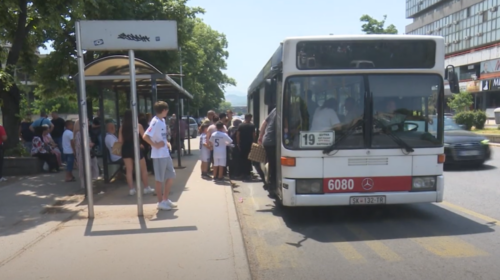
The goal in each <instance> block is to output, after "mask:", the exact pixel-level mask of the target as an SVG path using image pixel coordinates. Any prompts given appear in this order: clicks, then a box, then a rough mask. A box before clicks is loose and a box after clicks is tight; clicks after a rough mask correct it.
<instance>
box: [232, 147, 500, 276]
mask: <svg viewBox="0 0 500 280" xmlns="http://www.w3.org/2000/svg"><path fill="white" fill-rule="evenodd" d="M493 152H494V154H493V159H492V160H491V161H489V162H487V164H486V165H485V166H484V167H482V168H478V169H467V168H454V169H450V170H446V171H445V188H446V189H445V201H444V202H443V203H439V204H416V205H400V206H382V207H378V206H376V207H317V208H283V207H279V206H276V205H275V203H274V201H273V200H272V199H270V198H269V197H268V196H267V192H265V191H264V190H263V189H262V184H261V183H243V182H237V184H238V186H237V187H236V188H235V189H234V192H233V194H234V197H235V201H237V211H238V216H239V218H240V224H241V228H242V232H243V237H244V241H245V246H246V250H247V253H248V259H249V264H250V270H251V273H252V278H253V279H263V280H264V279H349V280H351V279H352V280H354V279H363V280H368V279H408V280H410V279H416V280H417V279H429V280H432V279H483V280H489V279H491V280H498V279H500V266H499V264H500V262H499V260H500V234H499V229H500V228H499V227H500V207H499V206H498V205H499V204H498V198H499V197H500V188H498V186H499V185H500V183H499V180H500V177H499V176H498V172H499V170H498V168H500V148H493Z"/></svg>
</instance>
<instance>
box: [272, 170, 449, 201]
mask: <svg viewBox="0 0 500 280" xmlns="http://www.w3.org/2000/svg"><path fill="white" fill-rule="evenodd" d="M283 184H286V185H287V189H285V188H282V194H283V205H284V206H290V207H295V206H341V205H353V203H352V199H351V198H354V197H385V198H384V199H383V204H410V203H432V202H442V201H443V193H444V179H443V176H437V182H436V190H435V191H418V192H364V193H336V194H296V193H295V180H293V179H283Z"/></svg>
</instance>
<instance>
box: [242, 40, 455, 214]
mask: <svg viewBox="0 0 500 280" xmlns="http://www.w3.org/2000/svg"><path fill="white" fill-rule="evenodd" d="M444 49H445V48H444V39H443V38H442V37H438V36H409V35H357V36H315V37H295V38H287V39H285V40H284V41H283V42H282V43H281V44H280V46H279V47H278V49H277V50H276V51H275V53H274V54H273V55H272V57H271V58H270V59H269V60H268V61H267V63H266V65H265V66H264V67H263V69H262V70H261V71H260V73H259V74H258V76H257V77H256V78H255V80H254V81H253V82H252V84H251V85H250V87H249V89H248V111H249V112H250V113H252V114H253V116H254V121H255V123H256V124H259V125H260V124H261V123H262V122H263V121H264V120H265V118H266V117H267V115H268V114H269V113H270V112H271V110H272V109H274V108H275V109H276V126H277V129H276V139H277V142H276V161H277V168H276V176H275V178H276V180H275V182H269V181H268V180H269V176H266V180H267V181H268V182H267V183H268V184H271V185H273V186H274V187H273V188H271V192H272V194H273V195H275V196H276V197H277V200H278V201H279V202H280V204H282V205H284V206H335V205H371V204H407V203H430V202H441V201H442V200H443V189H444V181H443V163H444V161H445V155H444V147H443V126H444V117H443V116H444V115H443V114H444V110H443V108H444V88H445V80H447V83H448V85H446V86H447V87H449V88H450V90H451V91H452V92H453V93H457V92H458V91H459V87H458V80H457V74H456V73H455V70H454V67H453V66H449V67H445V65H444V63H445V61H444V57H445V56H444V54H445V51H444ZM259 125H258V126H259ZM259 133H263V132H262V131H259ZM263 167H264V168H263V169H264V170H267V169H266V168H267V167H268V166H267V165H266V166H263ZM266 172H267V171H266Z"/></svg>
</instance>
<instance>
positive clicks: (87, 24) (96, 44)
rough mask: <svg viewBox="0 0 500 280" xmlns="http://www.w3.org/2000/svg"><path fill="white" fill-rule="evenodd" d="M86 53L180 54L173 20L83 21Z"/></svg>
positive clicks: (175, 25)
mask: <svg viewBox="0 0 500 280" xmlns="http://www.w3.org/2000/svg"><path fill="white" fill-rule="evenodd" d="M80 29H81V42H82V48H83V49H84V50H91V51H104V50H107V51H110V50H177V49H178V42H177V22H176V21H174V20H155V21H149V20H82V21H80Z"/></svg>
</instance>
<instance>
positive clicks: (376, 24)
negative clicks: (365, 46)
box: [360, 15, 398, 34]
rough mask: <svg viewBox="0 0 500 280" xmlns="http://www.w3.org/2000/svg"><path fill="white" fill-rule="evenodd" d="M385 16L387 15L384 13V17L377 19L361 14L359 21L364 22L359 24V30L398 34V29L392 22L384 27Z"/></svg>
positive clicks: (367, 32)
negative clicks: (380, 19)
mask: <svg viewBox="0 0 500 280" xmlns="http://www.w3.org/2000/svg"><path fill="white" fill-rule="evenodd" d="M386 18H387V15H384V19H383V20H382V21H378V20H376V19H374V18H372V17H371V16H369V15H363V16H362V17H361V18H360V21H361V22H365V24H363V25H361V30H362V31H363V32H365V33H366V34H398V30H397V29H396V26H394V24H391V25H389V26H387V27H386V28H384V25H385V20H386Z"/></svg>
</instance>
